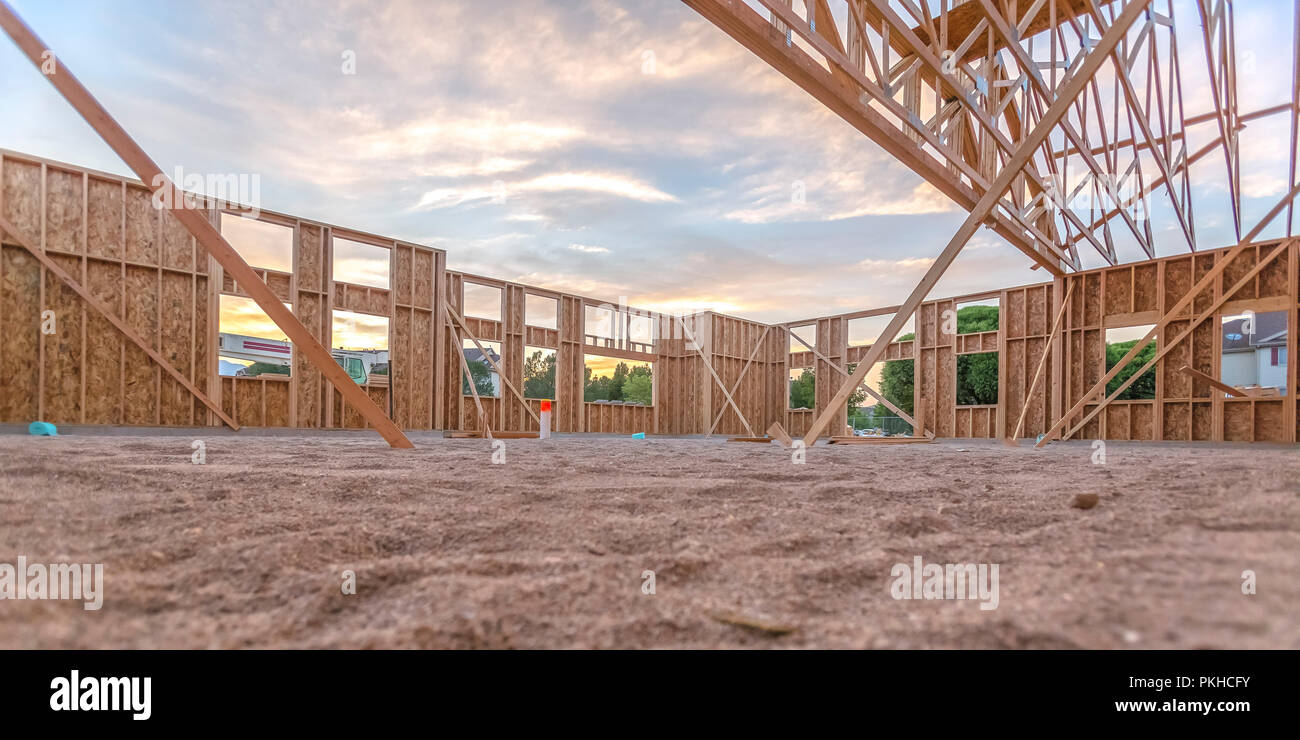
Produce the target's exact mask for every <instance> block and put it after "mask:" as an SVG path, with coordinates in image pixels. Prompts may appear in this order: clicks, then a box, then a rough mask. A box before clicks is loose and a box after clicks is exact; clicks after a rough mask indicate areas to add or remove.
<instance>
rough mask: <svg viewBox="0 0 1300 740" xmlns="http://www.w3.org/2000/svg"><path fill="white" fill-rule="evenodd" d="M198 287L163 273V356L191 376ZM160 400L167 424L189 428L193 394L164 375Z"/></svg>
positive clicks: (182, 277) (188, 278) (186, 277)
mask: <svg viewBox="0 0 1300 740" xmlns="http://www.w3.org/2000/svg"><path fill="white" fill-rule="evenodd" d="M193 305H194V287H193V278H192V277H191V276H190V275H181V274H176V273H172V272H164V273H162V348H161V352H160V354H161V355H162V357H163V359H164V360H166V361H167V364H169V365H171V366H172V367H174V368H176V370H177V371H178V372H180V373H181V374H182V375H184V376H186V377H187V378H188V377H190V370H191V362H192V356H191V351H192V346H193V335H192V334H191V328H192V327H191V322H192V321H193ZM161 390H162V393H161V397H160V404H161V421H162V423H163V424H170V425H188V424H190V423H191V420H190V412H191V411H192V404H191V403H190V398H191V396H190V392H189V391H188V390H186V389H185V386H183V385H181V384H180V383H178V382H177V381H176V380H174V379H173V378H172V377H171V376H170V375H167V374H166V373H164V374H163V375H162V389H161Z"/></svg>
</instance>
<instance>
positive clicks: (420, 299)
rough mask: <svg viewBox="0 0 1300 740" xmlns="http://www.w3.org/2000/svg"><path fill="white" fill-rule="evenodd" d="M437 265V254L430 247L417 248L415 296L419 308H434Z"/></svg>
mask: <svg viewBox="0 0 1300 740" xmlns="http://www.w3.org/2000/svg"><path fill="white" fill-rule="evenodd" d="M436 265H437V255H436V254H435V253H434V252H433V251H431V250H428V249H416V250H415V259H414V267H413V269H414V270H415V281H414V282H415V296H414V304H415V306H416V307H417V308H424V309H429V310H432V309H433V307H434V299H435V296H434V290H433V286H434V278H435V275H434V272H435V270H436Z"/></svg>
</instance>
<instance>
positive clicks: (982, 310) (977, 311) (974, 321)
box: [957, 306, 998, 334]
mask: <svg viewBox="0 0 1300 740" xmlns="http://www.w3.org/2000/svg"><path fill="white" fill-rule="evenodd" d="M997 330H998V307H997V306H966V307H965V308H959V309H957V333H958V334H978V333H980V332H982V331H997Z"/></svg>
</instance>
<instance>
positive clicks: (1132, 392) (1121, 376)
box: [1106, 339, 1156, 401]
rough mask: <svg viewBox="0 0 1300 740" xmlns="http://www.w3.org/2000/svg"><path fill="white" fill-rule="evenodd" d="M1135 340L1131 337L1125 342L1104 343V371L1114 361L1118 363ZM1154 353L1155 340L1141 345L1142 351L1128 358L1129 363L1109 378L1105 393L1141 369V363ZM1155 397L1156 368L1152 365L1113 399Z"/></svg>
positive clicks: (1110, 391)
mask: <svg viewBox="0 0 1300 740" xmlns="http://www.w3.org/2000/svg"><path fill="white" fill-rule="evenodd" d="M1137 342H1138V340H1136V339H1133V340H1130V341H1127V342H1115V343H1114V344H1107V345H1106V371H1107V372H1109V371H1110V370H1111V368H1113V367H1115V365H1116V363H1118V362H1119V361H1120V360H1121V359H1123V358H1124V355H1125V354H1127V353H1128V351H1129V350H1131V349H1133V345H1135V344H1137ZM1155 355H1156V343H1155V342H1152V343H1151V344H1148V345H1147V346H1146V347H1143V348H1142V351H1141V352H1138V353H1137V355H1135V356H1134V357H1133V359H1132V360H1129V363H1128V364H1127V365H1125V366H1124V369H1123V370H1120V371H1119V372H1118V373H1116V374H1115V377H1113V378H1111V379H1110V382H1109V383H1107V384H1106V395H1107V396H1109V395H1110V394H1112V393H1114V392H1115V390H1116V389H1117V388H1119V387H1120V386H1121V385H1123V384H1124V381H1126V380H1128V379H1129V378H1131V377H1133V375H1134V374H1135V373H1137V371H1138V370H1140V369H1142V366H1143V365H1145V364H1147V363H1148V362H1150V361H1151V358H1152V357H1155ZM1155 397H1156V370H1155V368H1154V367H1153V368H1151V369H1150V370H1148V371H1146V372H1145V373H1142V377H1140V378H1138V379H1137V380H1135V381H1133V385H1130V386H1129V387H1128V388H1125V389H1124V392H1123V393H1121V394H1119V396H1118V397H1117V398H1116V399H1115V400H1117V401H1127V400H1132V399H1147V398H1155Z"/></svg>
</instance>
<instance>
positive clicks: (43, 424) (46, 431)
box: [27, 421, 59, 437]
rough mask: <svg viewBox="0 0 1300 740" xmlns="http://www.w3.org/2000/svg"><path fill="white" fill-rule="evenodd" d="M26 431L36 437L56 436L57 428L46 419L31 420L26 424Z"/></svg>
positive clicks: (57, 434) (57, 433)
mask: <svg viewBox="0 0 1300 740" xmlns="http://www.w3.org/2000/svg"><path fill="white" fill-rule="evenodd" d="M27 433H28V434H32V435H35V436H37V437H57V436H59V428H58V427H56V426H54V425H53V424H51V423H49V422H48V421H33V422H32V423H31V424H28V425H27Z"/></svg>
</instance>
